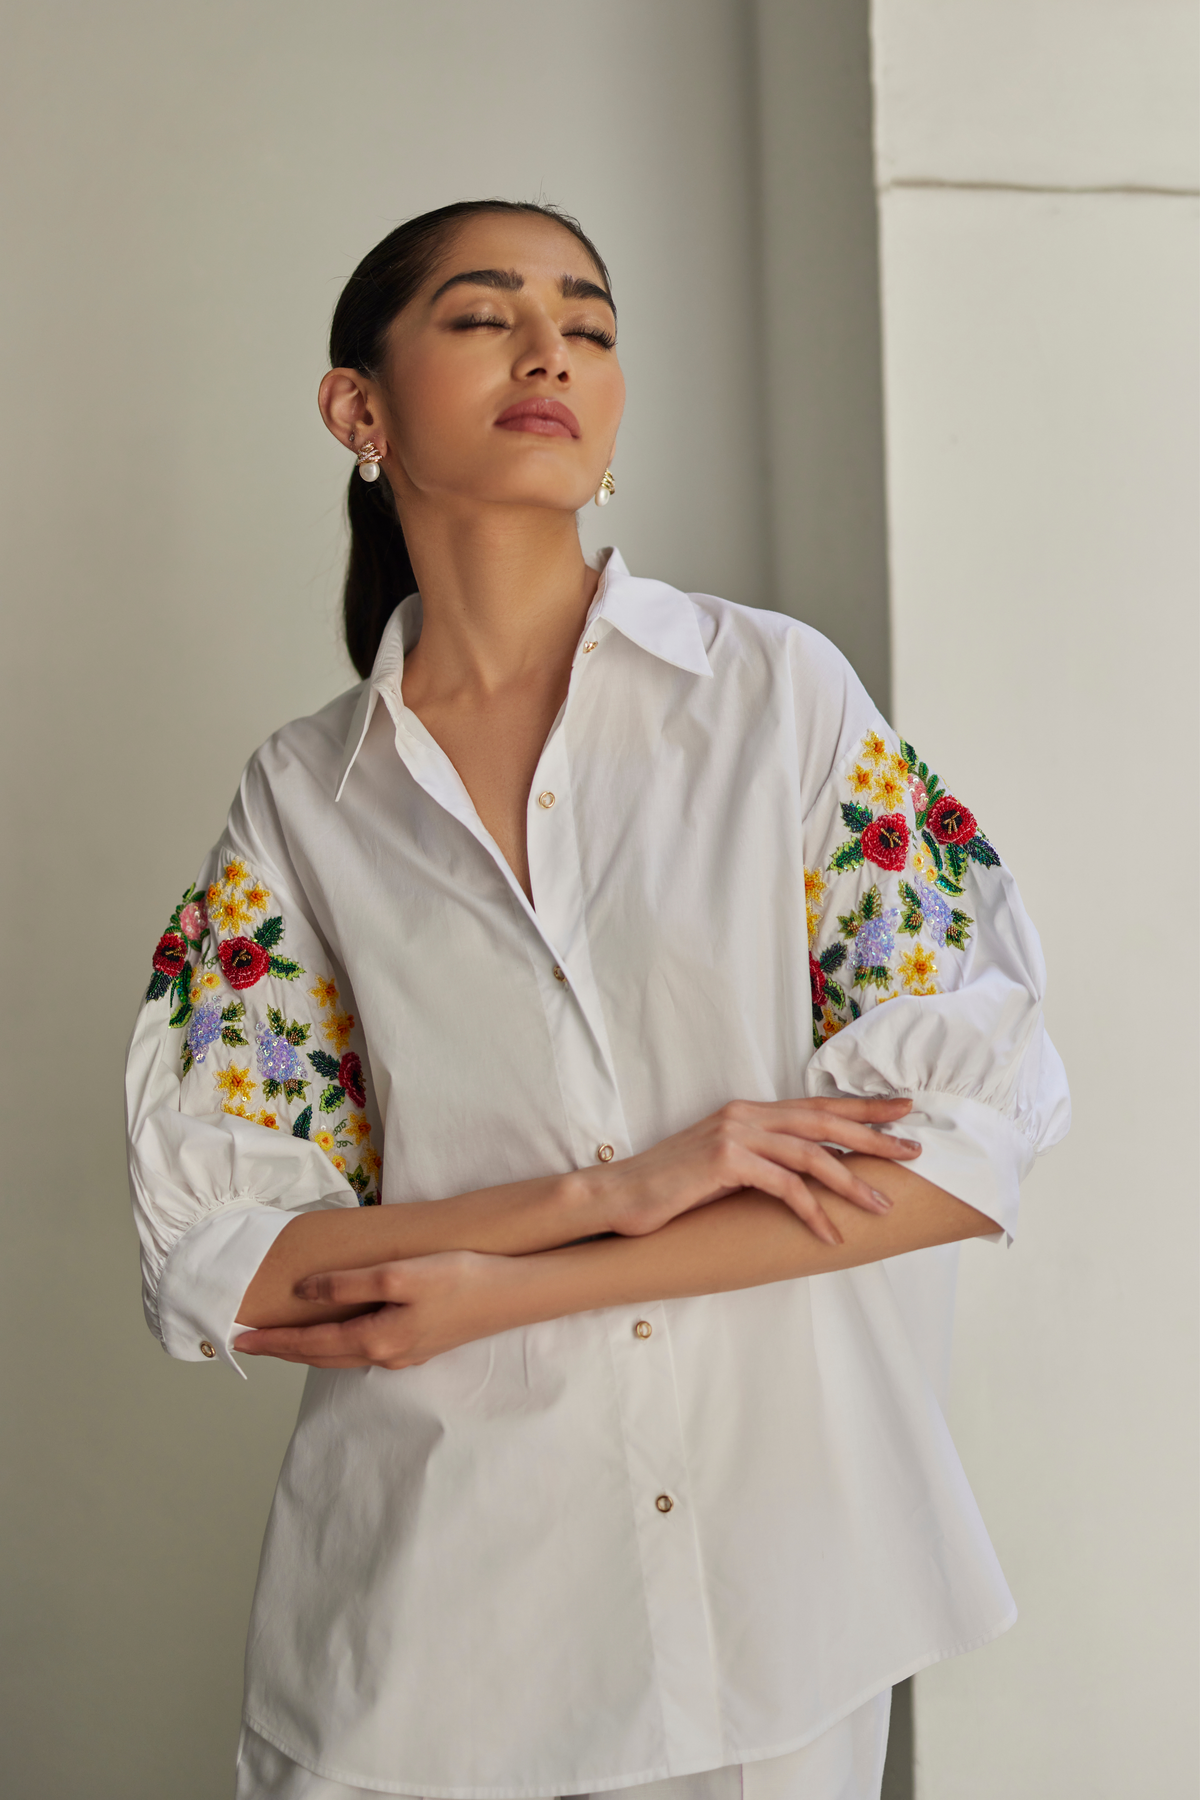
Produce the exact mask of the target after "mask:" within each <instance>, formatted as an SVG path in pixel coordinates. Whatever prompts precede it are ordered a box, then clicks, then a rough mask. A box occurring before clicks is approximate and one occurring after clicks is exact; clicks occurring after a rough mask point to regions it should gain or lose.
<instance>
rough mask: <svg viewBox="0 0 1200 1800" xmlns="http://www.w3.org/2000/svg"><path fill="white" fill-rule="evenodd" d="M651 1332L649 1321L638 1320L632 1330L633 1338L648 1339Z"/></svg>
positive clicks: (651, 1327)
mask: <svg viewBox="0 0 1200 1800" xmlns="http://www.w3.org/2000/svg"><path fill="white" fill-rule="evenodd" d="M653 1330H654V1327H653V1325H652V1324H651V1323H650V1321H649V1319H639V1320H638V1322H637V1324H636V1325H635V1326H634V1328H633V1335H634V1337H640V1338H648V1337H649V1336H650V1333H651V1332H652V1331H653Z"/></svg>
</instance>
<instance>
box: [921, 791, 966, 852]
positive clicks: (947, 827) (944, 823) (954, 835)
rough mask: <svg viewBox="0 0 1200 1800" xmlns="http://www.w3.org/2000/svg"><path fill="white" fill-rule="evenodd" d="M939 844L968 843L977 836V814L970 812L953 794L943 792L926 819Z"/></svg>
mask: <svg viewBox="0 0 1200 1800" xmlns="http://www.w3.org/2000/svg"><path fill="white" fill-rule="evenodd" d="M925 823H926V825H928V827H929V829H930V831H932V833H933V835H934V837H935V838H936V839H937V841H938V843H939V844H968V843H970V841H971V839H972V838H973V837H974V836H975V832H976V829H977V828H976V824H975V814H974V813H973V812H968V811H967V809H966V807H965V806H964V805H963V803H962V801H961V800H956V799H955V798H954V795H953V794H943V795H942V797H941V799H940V800H935V801H934V803H933V805H932V806H931V807H930V809H929V817H928V818H927V819H926V821H925Z"/></svg>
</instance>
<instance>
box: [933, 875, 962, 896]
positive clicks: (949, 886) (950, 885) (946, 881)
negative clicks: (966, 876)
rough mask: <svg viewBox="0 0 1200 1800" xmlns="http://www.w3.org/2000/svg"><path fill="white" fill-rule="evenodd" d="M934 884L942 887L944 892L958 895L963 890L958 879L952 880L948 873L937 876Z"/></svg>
mask: <svg viewBox="0 0 1200 1800" xmlns="http://www.w3.org/2000/svg"><path fill="white" fill-rule="evenodd" d="M933 885H934V887H936V888H940V889H941V890H942V893H943V894H954V895H958V894H961V893H962V892H963V890H962V888H961V887H959V885H958V883H957V881H951V879H950V877H949V876H948V875H938V876H937V877H936V878H935V880H934V883H933Z"/></svg>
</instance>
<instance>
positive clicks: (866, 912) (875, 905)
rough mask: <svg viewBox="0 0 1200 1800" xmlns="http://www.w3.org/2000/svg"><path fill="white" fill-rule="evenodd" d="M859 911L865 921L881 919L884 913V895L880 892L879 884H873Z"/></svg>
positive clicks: (864, 896)
mask: <svg viewBox="0 0 1200 1800" xmlns="http://www.w3.org/2000/svg"><path fill="white" fill-rule="evenodd" d="M859 910H860V912H861V913H862V916H863V918H864V919H877V918H879V916H880V914H881V913H882V912H883V895H882V894H881V893H880V892H879V887H878V885H877V883H875V882H872V883H871V885H870V887H869V888H868V889H867V891H866V893H865V894H864V895H863V897H862V906H861V907H860V909H859Z"/></svg>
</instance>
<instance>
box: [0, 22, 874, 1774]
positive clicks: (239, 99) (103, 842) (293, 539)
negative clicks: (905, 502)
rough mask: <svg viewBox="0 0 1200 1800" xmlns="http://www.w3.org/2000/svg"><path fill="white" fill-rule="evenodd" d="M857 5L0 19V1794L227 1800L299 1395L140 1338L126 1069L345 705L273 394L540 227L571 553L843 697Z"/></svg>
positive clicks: (868, 499)
mask: <svg viewBox="0 0 1200 1800" xmlns="http://www.w3.org/2000/svg"><path fill="white" fill-rule="evenodd" d="M865 14H866V9H865V4H860V0H853V3H850V0H846V3H845V4H838V5H836V6H834V5H830V4H829V3H828V0H826V3H825V4H823V5H822V4H818V3H816V0H814V3H813V4H804V5H800V4H797V5H794V6H791V7H782V6H776V5H774V4H771V3H769V0H764V3H763V5H762V6H761V8H759V9H757V12H756V10H755V9H754V8H751V7H748V6H743V5H740V4H738V3H737V0H655V3H654V4H653V5H645V4H643V3H641V0H606V4H605V5H604V7H603V8H597V7H595V6H593V5H590V4H588V5H584V4H582V3H579V0H510V4H509V5H507V6H506V7H504V8H497V7H495V6H494V5H490V4H483V3H482V0H480V3H475V0H453V3H449V4H442V5H438V6H431V5H428V4H422V3H420V0H355V4H354V5H353V6H350V5H336V6H335V5H328V4H318V3H317V0H286V3H285V0H236V3H234V0H205V4H204V5H202V6H184V5H182V4H178V3H177V0H106V3H105V4H104V5H102V6H97V5H94V4H82V3H79V4H70V3H68V0H43V3H42V4H41V5H39V6H37V7H29V6H27V5H20V6H18V5H16V4H5V5H3V6H2V7H0V34H2V40H3V41H2V43H0V133H2V136H0V234H2V238H3V242H4V246H5V253H4V259H3V268H2V269H0V316H2V317H3V322H4V341H5V346H6V355H5V366H4V376H5V399H6V401H7V411H8V416H9V419H10V421H11V423H10V428H9V431H8V434H7V436H6V440H5V446H4V451H3V457H4V461H3V466H2V469H0V507H2V508H3V521H4V525H3V530H4V538H3V551H2V557H0V569H2V573H3V633H4V637H3V643H4V659H3V660H4V674H5V699H4V706H3V732H4V765H3V766H4V769H5V772H6V776H7V779H6V780H5V782H4V802H5V824H4V843H5V851H6V854H5V857H4V870H3V879H4V896H5V908H6V911H5V919H6V932H7V942H6V955H5V959H4V972H3V996H4V1006H5V1030H4V1035H3V1053H4V1073H3V1077H2V1080H0V1089H2V1092H3V1103H4V1107H5V1122H4V1127H3V1145H4V1192H3V1208H4V1210H3V1232H4V1242H3V1282H4V1298H3V1304H2V1306H0V1319H2V1323H3V1334H4V1352H3V1356H4V1361H3V1367H4V1371H5V1375H6V1380H5V1383H4V1409H5V1412H4V1420H3V1425H2V1432H3V1440H2V1441H3V1445H4V1456H3V1466H2V1473H0V1479H2V1480H3V1482H4V1492H5V1498H4V1519H5V1525H4V1533H3V1552H2V1554H3V1558H4V1584H5V1586H4V1598H3V1603H2V1606H0V1630H2V1631H3V1634H4V1648H3V1657H4V1674H5V1681H4V1690H5V1706H6V1709H7V1712H6V1716H5V1717H4V1719H3V1720H2V1721H0V1785H2V1786H3V1790H4V1793H5V1795H6V1796H12V1800H80V1796H83V1795H86V1796H87V1797H88V1800H167V1797H169V1800H215V1797H216V1796H220V1795H222V1794H225V1793H226V1792H228V1791H229V1785H230V1775H229V1772H230V1767H231V1760H232V1755H233V1748H234V1743H235V1740H236V1734H237V1715H238V1705H239V1693H240V1661H241V1643H242V1635H243V1630H244V1625H245V1619H246V1614H247V1610H248V1605H249V1599H250V1592H251V1586H252V1582H253V1577H254V1569H255V1563H256V1558H257V1552H258V1544H259V1539H260V1536H261V1531H262V1526H263V1522H264V1519H265V1516H266V1510H267V1506H268V1504H269V1500H270V1493H271V1488H272V1484H273V1481H274V1477H275V1472H276V1469H277V1467H278V1463H279V1459H280V1456H281V1454H282V1451H283V1448H284V1444H285V1442H286V1439H287V1435H288V1432H289V1429H290V1425H291V1420H292V1417H293V1414H294V1409H295V1404H296V1398H297V1394H298V1390H299V1378H298V1374H297V1372H296V1371H294V1370H291V1369H288V1368H284V1367H282V1366H280V1367H270V1366H261V1365H257V1366H255V1367H253V1369H252V1370H251V1379H250V1381H249V1382H248V1383H246V1384H245V1385H242V1384H239V1383H238V1382H237V1381H236V1380H235V1379H234V1378H233V1377H232V1376H230V1375H229V1374H228V1373H227V1372H226V1371H224V1370H221V1369H219V1368H218V1369H212V1368H208V1367H205V1366H191V1365H186V1366H185V1365H180V1364H174V1363H171V1362H169V1361H168V1360H167V1359H166V1358H165V1357H164V1356H163V1355H162V1353H161V1352H160V1351H159V1350H158V1349H157V1347H156V1346H155V1344H154V1343H153V1342H152V1340H151V1339H150V1337H149V1335H148V1334H147V1333H146V1331H145V1329H144V1326H143V1325H142V1322H141V1316H140V1307H139V1303H138V1287H137V1274H136V1257H135V1246H134V1239H133V1232H132V1227H131V1225H130V1223H129V1221H128V1217H127V1199H126V1193H125V1184H124V1173H123V1142H122V1127H121V1112H120V1068H121V1061H122V1055H123V1051H124V1045H125V1040H126V1037H127V1034H128V1030H129V1027H130V1024H131V1022H132V1017H133V1013H134V1010H135V1007H136V1004H137V999H138V995H139V992H140V990H141V988H142V987H143V985H144V982H145V979H146V972H147V964H148V957H149V952H150V949H151V947H152V945H153V944H154V942H155V941H156V939H157V936H158V934H159V932H160V931H161V929H162V926H163V923H164V920H165V918H166V916H167V914H168V913H169V911H170V907H171V905H172V903H173V901H174V899H175V897H176V896H177V894H178V892H179V890H180V889H181V887H182V886H183V884H184V882H185V881H187V880H188V879H189V878H190V877H191V875H192V874H193V872H194V870H195V867H196V865H197V862H198V860H199V858H200V856H201V855H202V853H203V851H204V850H205V849H206V847H207V846H208V844H209V843H210V841H211V840H212V839H213V837H214V836H215V834H216V832H217V830H218V829H219V826H220V822H221V819H222V817H223V814H224V810H225V807H226V805H227V803H228V799H229V796H230V794H231V792H232V790H233V786H234V784H235V782H236V779H237V775H238V772H239V770H240V768H241V766H242V763H243V762H244V760H245V758H246V757H247V755H248V754H249V753H250V751H251V750H252V749H253V748H254V746H255V745H256V744H257V743H258V742H259V741H260V740H261V739H262V738H263V737H264V736H265V735H266V734H267V733H268V732H269V731H270V730H272V729H273V728H274V727H275V726H276V725H277V724H279V723H280V722H281V721H282V720H284V719H286V718H289V717H292V716H294V715H296V714H298V713H301V712H305V711H308V710H311V709H312V708H313V707H315V706H317V705H319V704H320V703H321V702H323V701H324V700H325V699H326V698H328V697H329V696H330V695H331V694H333V693H335V692H337V691H338V690H339V689H340V688H341V687H343V686H344V685H346V684H347V682H348V681H349V679H350V673H349V669H348V665H347V664H346V662H345V659H344V656H343V654H342V652H341V650H340V647H339V645H338V640H337V631H336V600H337V587H338V577H339V570H340V562H341V556H342V551H343V535H342V524H341V503H342V493H343V487H344V482H345V479H346V475H347V469H346V459H345V457H344V456H343V455H342V454H341V453H340V452H339V451H338V450H337V448H336V447H335V446H334V445H333V443H332V441H331V440H330V439H329V438H328V437H327V435H326V434H325V432H324V430H323V428H322V427H321V426H320V424H319V422H318V420H317V417H316V410H315V405H314V391H315V386H316V382H317V379H318V377H319V376H320V374H321V372H322V369H323V367H324V363H323V357H322V339H323V334H324V331H325V328H326V324H327V319H328V315H329V312H330V309H331V307H332V304H333V301H334V299H335V297H336V295H337V292H338V289H339V287H340V285H341V283H342V281H343V280H344V278H345V276H346V275H347V274H348V273H349V271H350V269H351V268H352V266H353V265H354V263H355V262H356V261H357V259H358V258H359V256H361V255H362V253H363V252H364V251H365V250H366V249H367V248H368V247H369V246H370V245H371V244H372V243H374V242H375V241H376V240H377V238H379V237H380V236H381V235H382V234H383V233H384V232H385V231H386V230H387V229H388V228H389V227H390V226H391V225H392V224H393V223H394V222H396V221H397V220H398V219H400V218H402V217H404V216H406V215H407V214H409V213H412V212H414V211H418V210H421V209H423V208H425V207H428V206H432V205H437V204H440V203H442V202H444V201H446V200H449V199H453V198H456V197H459V196H462V195H464V194H477V193H480V192H495V193H500V194H503V195H507V196H515V197H524V196H534V197H536V196H538V195H539V194H544V195H548V196H550V197H552V198H555V199H557V200H559V201H561V202H562V203H564V204H565V205H567V206H568V207H570V208H572V209H574V210H575V211H577V212H578V213H579V214H580V215H581V217H582V218H583V220H584V222H585V224H586V225H587V227H588V229H589V230H591V231H592V232H593V233H594V235H595V236H596V238H597V240H598V242H599V243H600V244H601V246H602V247H603V249H604V251H605V254H606V255H607V256H608V258H609V259H610V261H611V265H612V269H613V274H614V279H615V282H616V284H617V291H618V295H619V299H620V303H621V312H622V355H623V360H624V363H625V367H626V371H627V374H628V378H629V389H630V404H629V410H628V414H627V420H626V424H625V427H624V429H623V432H622V436H621V442H620V448H619V455H618V457H617V459H616V463H615V465H614V466H615V472H616V475H617V479H618V484H619V494H618V498H617V501H616V502H615V503H614V505H613V506H612V507H610V508H609V509H608V511H607V512H606V513H605V515H604V520H603V523H604V529H605V532H606V533H608V532H611V533H612V534H613V535H615V537H616V538H617V541H618V542H619V543H620V544H621V546H622V549H623V550H624V552H625V553H626V555H627V557H628V559H629V561H630V563H631V565H632V566H633V567H634V568H635V569H639V570H644V571H646V572H652V573H654V574H657V575H660V576H664V577H666V578H668V579H670V580H673V581H676V582H679V583H681V584H683V585H685V586H696V587H703V588H708V589H711V590H715V591H717V592H720V593H725V594H727V595H729V596H730V597H731V598H735V599H739V600H745V601H749V602H753V603H764V602H766V603H770V602H772V601H774V603H776V604H781V605H785V606H786V607H787V608H788V609H789V610H793V611H797V612H801V613H804V612H807V613H808V614H809V615H810V616H812V617H813V618H814V620H815V621H816V622H817V623H819V624H821V625H823V626H824V628H826V629H827V630H830V631H831V632H832V634H833V635H834V636H835V637H837V638H838V639H839V641H841V642H842V643H843V644H844V645H845V646H846V647H847V648H848V649H850V650H851V651H852V652H853V653H856V654H857V655H858V657H859V660H860V662H861V665H862V667H863V669H864V672H865V673H866V674H867V676H868V679H869V680H870V681H871V683H872V685H874V686H875V688H876V690H877V691H881V690H882V689H883V688H884V687H885V686H886V662H885V656H884V645H885V633H886V627H885V614H884V590H883V573H882V558H881V553H880V550H879V543H880V520H881V502H880V497H879V478H878V465H879V456H880V451H879V442H878V399H877V356H878V351H877V326H876V322H875V317H874V310H873V309H874V305H875V301H874V273H873V261H872V257H873V249H872V246H873V242H874V216H873V197H872V193H871V188H870V171H869V165H867V164H866V163H865V162H864V157H865V154H866V152H865V145H866V133H867V113H866V104H867V102H866V73H865V71H866V16H865ZM760 101H761V104H760ZM765 216H769V217H771V218H773V219H775V220H776V227H777V228H775V229H773V230H772V231H770V232H768V234H767V239H768V242H769V243H770V245H771V252H770V255H769V256H768V257H767V259H766V262H765V264H764V261H763V234H762V223H763V220H764V217H765ZM764 268H765V272H766V273H765V281H764ZM769 466H770V467H771V468H772V470H773V480H772V482H771V483H770V484H768V481H767V473H766V472H767V469H768V467H769ZM599 519H600V515H599V514H597V515H596V516H595V519H593V520H589V523H588V531H589V533H590V534H591V536H592V539H593V541H596V536H597V533H598V530H599Z"/></svg>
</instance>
